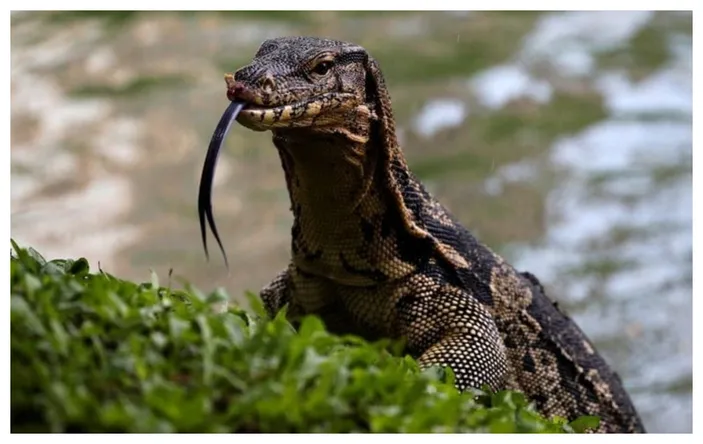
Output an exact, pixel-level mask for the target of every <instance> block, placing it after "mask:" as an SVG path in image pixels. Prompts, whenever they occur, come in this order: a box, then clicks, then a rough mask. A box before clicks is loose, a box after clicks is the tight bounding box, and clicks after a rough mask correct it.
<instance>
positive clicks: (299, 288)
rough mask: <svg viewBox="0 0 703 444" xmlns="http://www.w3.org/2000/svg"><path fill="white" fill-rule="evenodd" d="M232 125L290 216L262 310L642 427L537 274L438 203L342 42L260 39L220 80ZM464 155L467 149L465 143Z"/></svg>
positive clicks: (562, 410)
mask: <svg viewBox="0 0 703 444" xmlns="http://www.w3.org/2000/svg"><path fill="white" fill-rule="evenodd" d="M225 81H226V83H227V89H228V97H229V98H230V100H232V101H236V102H241V103H243V104H244V108H243V110H242V111H241V112H240V113H239V115H238V116H237V121H238V122H239V123H240V124H242V125H244V126H246V127H248V128H250V129H253V130H257V131H271V132H272V134H273V143H274V145H275V147H276V148H277V150H278V153H279V155H280V160H281V165H282V168H283V172H284V174H285V179H286V184H287V188H288V192H289V195H290V201H291V209H292V212H293V215H294V222H293V227H292V243H291V250H292V257H291V261H290V263H289V265H288V266H287V267H286V269H285V270H283V271H281V272H280V273H279V274H278V275H277V276H276V277H275V278H274V280H273V281H272V282H271V283H270V284H269V285H268V286H266V287H265V288H264V289H263V290H262V292H261V297H262V299H263V301H264V304H265V306H266V308H267V310H268V312H269V313H270V314H271V315H274V314H275V313H277V312H278V311H279V310H280V309H281V308H282V307H283V306H284V305H288V312H287V313H288V316H289V319H290V320H291V321H292V322H293V323H295V322H296V320H297V319H299V318H300V317H301V316H302V315H305V314H316V315H319V316H320V317H321V318H322V319H323V320H324V322H325V324H326V325H327V327H328V329H329V330H330V331H333V332H338V333H353V334H357V335H360V336H362V337H364V338H367V339H376V338H381V337H390V338H403V339H405V341H406V344H407V352H408V353H409V354H411V355H412V356H414V357H416V358H417V359H418V361H419V363H420V365H422V366H429V365H442V366H450V367H451V368H452V369H453V370H454V372H455V374H456V376H457V385H458V387H459V388H460V389H465V388H467V387H481V386H483V385H484V384H488V385H489V386H490V387H492V388H493V389H502V388H510V389H515V390H519V391H522V392H524V393H525V394H526V396H527V397H528V398H529V399H530V400H531V401H533V402H534V403H535V405H536V406H537V408H538V410H539V411H540V412H541V413H543V414H544V415H546V416H552V415H559V416H562V417H565V418H568V419H570V420H572V419H575V418H576V417H578V416H581V415H597V416H599V417H600V418H601V425H600V428H599V430H598V431H599V432H644V428H643V426H642V423H641V420H640V418H639V416H638V414H637V412H636V410H635V408H634V407H633V405H632V402H631V401H630V398H629V396H628V395H627V393H626V392H625V390H624V388H623V386H622V383H621V381H620V379H619V377H618V376H617V375H616V374H615V373H614V372H613V371H612V370H611V369H610V367H609V366H608V364H607V363H606V362H605V361H604V359H603V358H602V357H601V356H600V355H599V354H598V352H597V351H596V350H595V347H594V346H593V344H591V342H590V341H589V340H588V338H587V337H586V336H585V335H584V333H583V332H582V331H581V330H580V329H579V327H578V326H577V325H576V324H575V323H574V322H573V320H571V319H570V318H569V317H568V316H567V315H566V314H565V313H564V312H563V311H561V310H560V309H559V308H558V307H557V305H556V304H555V303H554V302H553V301H552V300H550V299H549V297H548V296H547V295H546V294H545V292H544V289H543V288H542V285H541V284H540V283H539V281H538V280H537V278H535V277H534V276H532V275H531V274H529V273H521V272H518V271H516V270H515V269H514V268H513V267H512V266H510V265H509V264H508V263H506V262H505V261H504V260H503V259H502V258H501V257H500V256H498V255H496V254H495V253H494V252H493V251H491V250H490V249H489V248H488V247H486V246H485V245H483V244H481V243H480V242H478V241H477V240H476V238H475V237H474V236H473V235H472V234H471V233H470V232H469V231H468V230H467V229H466V228H464V227H463V226H462V225H461V224H459V223H458V221H457V220H456V219H455V218H454V217H453V216H452V215H451V213H450V212H449V211H448V210H447V209H446V208H445V207H444V206H442V205H441V204H440V203H439V202H437V201H436V200H435V199H434V198H433V197H432V196H431V195H430V194H429V193H428V192H427V191H426V190H425V188H424V187H423V185H422V184H421V183H420V181H419V180H418V179H417V178H416V177H415V176H414V175H413V174H412V173H411V171H410V169H409V168H408V165H407V164H406V162H405V158H404V156H403V153H402V151H401V149H400V146H399V144H398V141H397V138H396V132H395V124H394V120H393V112H392V108H391V99H390V96H389V94H388V91H387V89H386V86H385V84H384V80H383V75H382V73H381V71H380V68H379V65H378V63H377V62H376V61H375V60H374V59H373V58H372V57H371V56H370V55H369V54H368V52H367V51H366V50H365V49H364V48H362V47H360V46H358V45H354V44H352V43H346V42H340V41H333V40H327V39H319V38H312V37H285V38H277V39H271V40H267V41H265V42H264V43H263V44H262V45H261V47H260V48H259V50H258V52H257V53H256V55H255V57H254V59H253V61H252V62H251V63H250V64H249V65H247V66H245V67H243V68H241V69H239V70H238V71H237V72H236V73H235V74H234V75H231V74H229V75H227V76H226V77H225ZM467 149H470V148H469V147H467Z"/></svg>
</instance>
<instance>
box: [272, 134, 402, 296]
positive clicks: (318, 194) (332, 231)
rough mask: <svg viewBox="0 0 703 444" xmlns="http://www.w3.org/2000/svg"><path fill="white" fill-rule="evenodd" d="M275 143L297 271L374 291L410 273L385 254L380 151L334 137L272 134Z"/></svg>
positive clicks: (370, 145)
mask: <svg viewBox="0 0 703 444" xmlns="http://www.w3.org/2000/svg"><path fill="white" fill-rule="evenodd" d="M274 144H275V146H276V147H277V148H278V152H279V155H280V158H281V164H282V167H283V170H284V173H285V178H286V184H287V187H288V192H289V195H290V200H291V209H292V211H293V216H294V223H293V229H292V250H293V251H292V252H293V260H294V261H295V263H296V265H297V266H298V267H300V268H301V269H302V270H306V271H308V272H310V273H313V274H316V275H320V276H322V277H325V278H328V279H330V280H332V281H335V282H338V283H343V284H346V285H353V286H367V285H375V284H378V283H379V281H384V280H389V279H396V278H399V277H401V275H405V274H406V273H407V272H409V271H410V267H409V266H405V264H397V263H394V260H395V259H393V255H389V254H388V252H390V251H391V249H390V248H389V245H390V243H391V242H393V240H392V234H388V233H385V234H382V231H383V230H382V228H381V226H382V222H383V220H384V218H385V217H387V215H388V209H389V208H388V202H387V198H386V196H387V193H386V192H385V190H384V185H383V182H384V181H383V178H382V176H381V170H380V168H381V165H380V152H379V151H380V149H379V148H378V147H377V146H375V145H374V143H373V141H370V142H367V143H354V142H351V141H349V139H348V138H346V137H344V136H343V135H340V134H330V135H316V136H315V137H311V136H310V135H307V134H306V135H305V136H302V137H291V136H288V135H286V136H284V135H280V134H279V135H277V136H274ZM384 236H385V237H384ZM386 242H388V243H389V244H388V245H386Z"/></svg>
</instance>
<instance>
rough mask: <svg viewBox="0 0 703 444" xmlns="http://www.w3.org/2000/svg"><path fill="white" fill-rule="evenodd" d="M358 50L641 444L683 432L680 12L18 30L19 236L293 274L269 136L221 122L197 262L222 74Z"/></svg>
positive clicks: (687, 302)
mask: <svg viewBox="0 0 703 444" xmlns="http://www.w3.org/2000/svg"><path fill="white" fill-rule="evenodd" d="M291 34H312V35H324V36H330V37H334V38H338V39H343V40H351V41H354V42H357V43H359V44H361V45H364V46H365V47H367V48H368V49H369V50H370V51H371V52H372V54H374V55H375V56H376V58H377V59H378V60H379V62H380V64H381V67H382V69H383V70H384V72H385V73H386V77H387V81H388V83H389V85H390V89H391V94H392V96H393V102H394V107H395V111H396V115H397V116H396V117H397V120H398V124H399V133H400V138H401V140H402V142H403V146H404V148H405V151H406V154H407V157H408V160H409V163H410V164H411V166H412V168H413V169H414V170H415V172H416V173H417V174H418V175H419V176H420V177H421V178H422V179H423V180H424V181H425V182H426V184H427V186H428V188H429V189H430V190H431V191H432V192H433V193H435V194H436V195H437V196H439V197H440V199H441V200H442V201H443V202H445V203H446V204H447V206H449V207H450V208H451V209H452V211H454V212H455V213H456V214H457V216H458V217H459V218H460V219H461V220H462V221H463V222H464V223H465V224H466V225H467V226H468V227H469V228H471V229H472V230H473V231H474V232H475V233H476V234H477V235H478V236H479V237H480V238H481V239H482V240H484V241H485V242H486V243H488V244H489V245H491V246H492V247H493V248H495V249H497V250H499V251H501V252H502V253H503V254H505V255H506V256H507V257H508V258H510V259H511V260H512V261H513V262H514V263H515V264H516V265H517V266H518V267H520V268H522V269H528V270H530V271H532V272H533V273H535V274H537V275H538V276H539V277H540V278H541V279H542V280H543V281H544V282H545V284H546V285H547V287H548V289H549V291H550V293H552V294H553V295H554V297H555V298H557V299H559V300H560V301H561V303H562V305H563V306H565V307H566V308H567V310H568V311H569V312H570V313H571V314H572V315H573V316H574V317H575V318H576V320H577V321H578V322H579V324H580V325H581V326H582V328H583V329H584V330H585V331H586V332H587V333H588V334H589V335H590V336H591V337H592V339H593V340H594V341H595V342H596V344H597V346H598V348H599V350H600V351H601V352H602V353H603V354H605V355H606V357H607V358H608V360H609V361H610V362H611V363H612V364H613V366H614V367H615V368H616V369H617V371H618V372H619V373H620V374H621V376H622V378H623V380H624V381H625V384H626V386H627V387H628V389H629V390H630V392H631V394H632V397H633V398H634V401H635V403H636V405H637V407H638V408H639V410H640V412H641V414H642V416H643V419H644V421H645V424H646V426H647V427H648V429H649V430H650V431H653V432H688V431H690V430H691V422H692V419H691V384H692V370H691V369H692V363H691V342H692V340H691V297H692V294H691V274H692V272H691V254H692V253H691V251H692V242H691V229H692V228H691V218H692V212H691V149H692V140H691V137H692V136H691V102H692V96H691V16H690V14H688V15H687V14H682V13H656V14H654V13H647V12H630V13H626V12H602V13H582V12H568V13H545V14H537V13H481V12H471V13H432V14H429V13H386V14H378V13H373V14H371V13H354V14H351V15H349V14H340V13H327V12H324V13H323V12H317V13H276V14H273V15H271V14H264V13H249V14H242V13H227V14H213V13H208V14H160V13H141V14H123V13H120V14H114V13H113V14H107V15H105V14H97V15H96V14H91V13H88V14H69V15H66V14H60V15H55V14H44V13H42V14H35V13H16V14H13V16H12V36H11V37H12V59H11V62H12V105H11V106H12V178H11V186H12V236H13V237H14V238H15V239H17V240H18V241H19V242H21V243H26V244H30V245H32V246H34V247H35V248H37V249H38V250H40V251H42V252H44V253H45V254H46V255H47V256H49V257H66V256H85V257H87V258H88V259H89V260H90V261H91V263H97V262H100V264H101V266H102V267H103V268H105V269H108V270H110V271H112V272H114V273H115V274H118V275H121V276H125V277H128V278H132V279H137V280H147V279H148V276H149V269H150V268H153V269H155V270H156V271H157V272H159V273H160V274H162V275H165V274H166V273H167V271H168V269H169V268H173V269H174V273H175V274H176V275H179V276H183V277H187V278H188V280H189V281H191V282H192V283H194V284H195V285H197V286H198V287H201V288H203V289H205V290H209V289H212V288H214V287H215V286H224V287H226V288H227V289H228V291H229V292H230V294H232V295H233V296H234V297H239V295H241V294H242V293H243V291H244V290H247V289H249V290H254V291H256V290H258V289H259V288H260V287H261V286H262V285H263V284H265V283H266V282H267V280H268V279H270V278H271V276H273V274H274V273H275V272H276V271H277V270H279V269H280V268H282V267H283V266H284V265H285V263H286V259H287V257H288V254H289V253H288V252H289V250H288V248H289V245H288V242H289V239H288V236H289V230H290V224H291V218H290V214H289V212H288V201H287V194H286V191H285V188H284V182H283V177H282V174H281V171H280V167H279V163H278V159H277V156H276V153H275V151H274V150H273V149H272V146H271V143H270V137H269V136H267V135H265V134H259V133H252V132H249V131H246V130H244V129H242V128H239V129H237V128H235V129H234V131H233V132H232V133H231V135H230V137H229V140H228V142H227V152H226V153H224V154H223V156H221V163H220V165H219V167H218V173H217V180H216V186H215V190H214V205H215V213H216V217H217V220H218V226H219V227H220V231H221V235H222V236H223V238H224V241H225V245H226V248H227V250H228V253H229V256H230V264H231V268H232V270H231V273H230V274H229V275H228V274H227V272H226V270H225V269H224V266H223V263H222V261H221V258H219V257H218V256H217V255H216V254H213V256H212V260H211V262H210V263H207V262H206V261H205V258H204V255H203V252H202V249H201V246H200V240H199V232H198V222H197V212H196V196H197V183H198V176H199V173H200V168H201V166H202V161H203V159H204V154H205V148H206V146H207V142H208V139H209V137H210V134H211V132H212V130H213V129H214V126H215V124H216V123H217V119H218V118H219V115H220V113H221V112H222V111H223V110H224V108H225V106H226V104H227V103H226V100H225V98H224V94H223V92H224V82H223V80H222V74H223V73H224V72H226V71H231V70H234V69H236V68H237V67H238V66H240V65H242V64H244V63H246V62H247V60H249V59H250V58H251V56H252V55H253V53H254V52H255V50H256V48H257V46H258V45H259V43H260V42H261V41H262V40H263V39H265V38H268V37H275V36H280V35H291Z"/></svg>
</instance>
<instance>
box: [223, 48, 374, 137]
mask: <svg viewBox="0 0 703 444" xmlns="http://www.w3.org/2000/svg"><path fill="white" fill-rule="evenodd" d="M372 66H373V67H376V66H377V65H376V64H375V61H373V59H371V58H370V57H369V54H368V53H367V52H366V50H365V49H364V48H362V47H361V46H358V45H354V44H352V43H346V42H340V41H335V40H328V39H321V38H313V37H282V38H276V39H271V40H266V41H265V42H263V43H262V45H261V47H260V48H259V50H258V52H257V53H256V55H255V57H254V59H253V61H252V62H251V63H250V64H249V65H247V66H244V67H242V68H241V69H239V70H237V71H236V73H235V74H234V75H231V74H230V75H227V76H225V81H226V82H227V97H228V98H229V99H230V100H231V101H234V102H241V103H243V104H244V108H243V109H242V111H241V112H240V113H239V115H238V116H237V121H238V122H239V123H240V124H242V125H244V126H246V127H248V128H250V129H253V130H257V131H266V130H271V131H273V132H274V133H281V132H286V131H288V130H291V129H294V128H295V129H303V128H304V129H306V130H307V131H306V133H308V132H320V133H330V132H338V133H341V134H345V135H347V137H349V138H351V139H354V138H355V137H357V138H359V136H360V135H359V134H358V133H359V132H361V133H364V131H365V130H366V129H367V128H368V126H369V122H370V120H372V119H374V118H376V113H375V110H374V107H375V105H374V103H376V97H374V91H376V83H375V79H374V78H373V76H370V67H372ZM376 71H378V70H377V69H376ZM361 138H362V139H363V137H361Z"/></svg>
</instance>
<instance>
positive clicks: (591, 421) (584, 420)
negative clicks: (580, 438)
mask: <svg viewBox="0 0 703 444" xmlns="http://www.w3.org/2000/svg"><path fill="white" fill-rule="evenodd" d="M569 426H570V427H571V428H572V429H573V430H574V432H576V433H584V432H586V431H588V430H589V429H591V430H595V429H597V428H598V427H599V426H600V418H599V417H597V416H580V417H578V418H576V419H574V420H573V421H571V422H570V423H569Z"/></svg>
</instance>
